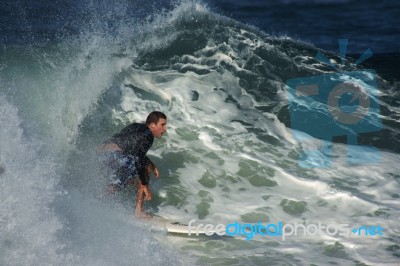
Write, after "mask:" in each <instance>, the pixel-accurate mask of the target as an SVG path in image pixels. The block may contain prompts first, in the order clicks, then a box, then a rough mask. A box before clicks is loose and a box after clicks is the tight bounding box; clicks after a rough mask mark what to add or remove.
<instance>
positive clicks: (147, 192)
mask: <svg viewBox="0 0 400 266" xmlns="http://www.w3.org/2000/svg"><path fill="white" fill-rule="evenodd" d="M143 194H144V200H151V198H152V194H151V191H150V188H149V186H148V185H144V186H143Z"/></svg>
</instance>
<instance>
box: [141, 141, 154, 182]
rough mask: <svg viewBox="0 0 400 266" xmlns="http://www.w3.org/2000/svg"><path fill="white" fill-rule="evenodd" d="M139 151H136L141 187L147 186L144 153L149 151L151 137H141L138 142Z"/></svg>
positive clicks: (151, 142)
mask: <svg viewBox="0 0 400 266" xmlns="http://www.w3.org/2000/svg"><path fill="white" fill-rule="evenodd" d="M139 143H140V145H139V150H138V165H137V169H138V174H139V178H140V181H141V182H142V185H147V180H146V164H147V157H146V153H147V151H148V150H149V149H150V147H151V145H152V144H153V138H152V136H151V135H143V137H141V138H140V140H139Z"/></svg>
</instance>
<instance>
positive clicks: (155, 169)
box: [153, 167, 160, 179]
mask: <svg viewBox="0 0 400 266" xmlns="http://www.w3.org/2000/svg"><path fill="white" fill-rule="evenodd" d="M153 173H154V176H155V177H156V178H157V179H159V178H160V171H158V168H157V167H154V170H153Z"/></svg>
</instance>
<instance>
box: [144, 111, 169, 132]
mask: <svg viewBox="0 0 400 266" xmlns="http://www.w3.org/2000/svg"><path fill="white" fill-rule="evenodd" d="M146 125H147V126H148V127H149V129H150V131H151V133H153V136H154V137H156V138H158V139H159V138H161V136H162V135H163V134H164V133H165V132H167V116H166V115H165V114H164V113H162V112H159V111H153V112H151V113H150V114H149V115H148V116H147V118H146Z"/></svg>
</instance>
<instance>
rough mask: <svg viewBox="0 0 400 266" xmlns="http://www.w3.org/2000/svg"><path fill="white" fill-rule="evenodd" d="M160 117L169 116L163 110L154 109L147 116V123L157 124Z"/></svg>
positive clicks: (165, 117)
mask: <svg viewBox="0 0 400 266" xmlns="http://www.w3.org/2000/svg"><path fill="white" fill-rule="evenodd" d="M160 118H162V119H167V116H166V115H165V114H164V113H162V112H159V111H153V112H151V113H150V114H149V115H148V116H147V118H146V125H150V124H151V123H155V124H157V123H158V120H160Z"/></svg>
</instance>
